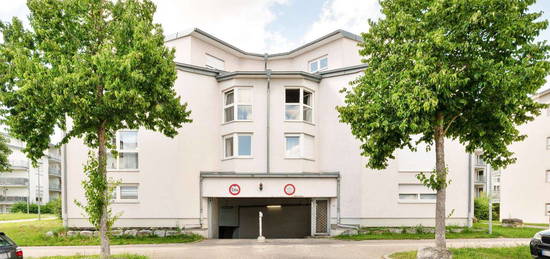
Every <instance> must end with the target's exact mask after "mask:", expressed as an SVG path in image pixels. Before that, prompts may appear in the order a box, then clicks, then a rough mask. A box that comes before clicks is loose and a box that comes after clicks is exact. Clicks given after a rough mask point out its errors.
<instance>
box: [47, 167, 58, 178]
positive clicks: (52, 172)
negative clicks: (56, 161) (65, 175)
mask: <svg viewBox="0 0 550 259" xmlns="http://www.w3.org/2000/svg"><path fill="white" fill-rule="evenodd" d="M48 174H49V175H52V176H58V177H61V169H59V168H57V167H50V168H48Z"/></svg>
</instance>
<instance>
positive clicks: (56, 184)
mask: <svg viewBox="0 0 550 259" xmlns="http://www.w3.org/2000/svg"><path fill="white" fill-rule="evenodd" d="M0 134H3V135H4V136H5V137H6V138H7V139H8V140H9V143H8V146H9V147H10V149H11V150H12V153H11V154H10V156H9V162H10V164H11V170H12V171H11V172H0V213H8V212H10V208H11V206H12V205H13V204H14V203H16V202H29V203H37V202H38V200H39V197H40V196H41V197H42V202H41V204H46V203H47V202H48V201H50V200H52V199H55V198H60V197H61V185H60V183H61V174H60V171H55V170H52V168H61V160H60V151H59V149H58V148H54V147H51V148H50V149H49V150H48V152H47V153H48V155H46V156H44V157H43V158H42V159H40V160H39V164H38V166H37V167H33V166H32V164H31V162H30V160H29V159H28V158H27V157H26V156H25V154H24V153H23V152H22V149H23V147H24V143H23V142H21V141H20V140H17V139H14V138H12V137H10V136H8V135H7V134H6V133H0ZM40 194H41V195H40Z"/></svg>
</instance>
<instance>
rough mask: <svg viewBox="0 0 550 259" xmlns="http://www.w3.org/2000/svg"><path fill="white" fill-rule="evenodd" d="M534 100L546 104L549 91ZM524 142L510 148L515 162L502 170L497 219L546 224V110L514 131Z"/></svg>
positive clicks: (549, 176) (549, 178) (549, 214)
mask: <svg viewBox="0 0 550 259" xmlns="http://www.w3.org/2000/svg"><path fill="white" fill-rule="evenodd" d="M534 98H535V100H537V101H539V102H541V103H548V104H550V89H549V90H546V91H543V92H541V93H539V94H537V95H536V96H534ZM518 129H519V130H520V132H521V134H525V135H527V138H526V139H525V140H523V141H521V142H517V143H514V144H512V145H511V147H510V150H511V151H512V152H514V153H515V157H516V158H517V162H516V163H515V164H513V165H510V166H508V167H507V168H506V169H504V170H502V175H501V178H502V179H501V186H502V190H501V195H500V203H501V205H500V215H501V218H519V219H522V220H523V221H524V222H529V223H549V222H550V108H549V109H548V110H546V111H543V112H542V113H541V115H539V116H538V117H536V118H535V120H533V121H531V122H529V123H527V124H525V125H523V126H521V127H519V128H518Z"/></svg>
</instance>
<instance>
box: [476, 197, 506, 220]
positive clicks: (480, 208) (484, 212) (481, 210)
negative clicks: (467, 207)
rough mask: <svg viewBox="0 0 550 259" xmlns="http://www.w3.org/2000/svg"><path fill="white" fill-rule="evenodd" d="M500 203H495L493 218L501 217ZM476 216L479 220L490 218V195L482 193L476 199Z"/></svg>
mask: <svg viewBox="0 0 550 259" xmlns="http://www.w3.org/2000/svg"><path fill="white" fill-rule="evenodd" d="M499 213H500V204H499V203H493V220H499V218H500V215H499ZM474 216H475V217H476V218H477V219H478V220H488V219H489V197H487V195H485V194H482V195H480V196H479V197H478V198H475V199H474Z"/></svg>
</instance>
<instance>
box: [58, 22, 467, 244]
mask: <svg viewBox="0 0 550 259" xmlns="http://www.w3.org/2000/svg"><path fill="white" fill-rule="evenodd" d="M359 41H360V37H359V36H357V35H354V34H351V33H349V32H345V31H341V30H339V31H335V32H333V33H330V34H328V35H326V36H324V37H322V38H320V39H317V40H315V41H313V42H310V43H307V44H305V45H303V46H301V47H298V48H296V49H294V50H291V51H289V52H284V53H277V54H256V53H249V52H245V51H243V50H240V49H238V48H236V47H234V46H232V45H230V44H228V43H226V42H224V41H222V40H220V39H217V38H216V37H214V36H212V35H210V34H208V33H205V32H203V31H201V30H198V29H193V30H191V31H188V32H184V33H181V34H177V35H175V36H171V37H168V38H167V41H166V45H167V46H169V47H174V48H175V49H176V58H175V61H176V62H177V64H176V66H177V75H178V77H177V80H176V83H175V90H176V92H177V93H178V94H179V95H180V96H181V97H182V99H183V101H185V102H187V103H188V104H189V106H188V107H189V108H190V109H191V111H192V113H191V118H192V119H193V123H191V124H186V125H184V126H183V127H182V128H181V129H179V130H178V131H179V133H180V134H179V135H177V136H176V137H174V138H168V137H164V136H163V135H162V134H161V133H156V132H152V131H150V130H145V129H139V130H132V129H128V130H122V131H119V132H118V133H117V134H116V147H117V151H118V153H119V154H120V155H119V156H118V157H114V158H109V161H108V166H109V170H108V171H109V172H108V176H109V177H111V178H113V179H118V180H120V181H121V182H122V184H121V185H120V186H119V187H118V188H117V190H116V199H115V201H114V204H113V205H112V209H113V213H114V214H117V213H122V215H121V216H120V218H119V219H118V220H117V221H116V223H115V226H119V227H182V228H188V229H195V230H196V231H197V232H199V233H201V234H203V235H205V236H208V237H212V238H232V237H235V238H236V237H238V238H253V237H256V236H257V234H258V233H257V228H258V212H259V211H262V212H263V214H264V217H263V220H264V235H265V236H266V237H268V238H270V237H304V236H310V235H313V236H315V235H334V234H337V233H338V231H339V230H341V227H343V225H356V226H397V225H399V226H417V225H424V226H430V225H433V224H434V214H435V192H434V191H432V190H430V189H428V188H426V187H424V186H423V185H421V184H420V183H419V181H418V180H417V179H416V177H415V176H416V174H417V173H418V172H421V171H423V172H431V171H432V170H433V168H434V166H435V155H434V151H433V149H432V150H431V151H425V150H426V147H420V148H419V149H418V150H419V152H411V151H409V150H400V151H397V152H396V159H395V160H393V161H391V162H390V164H389V166H388V168H387V169H385V170H371V169H368V168H366V167H365V165H366V161H367V160H366V158H365V157H362V156H361V150H360V142H359V141H358V140H357V139H355V137H354V136H353V135H352V134H351V132H350V129H349V126H348V125H346V124H343V123H340V122H339V119H338V113H337V111H336V109H335V107H336V106H338V105H343V100H344V96H343V94H342V93H341V92H340V90H341V89H342V88H344V87H347V86H349V85H348V82H350V81H352V80H354V79H356V78H357V77H358V76H359V75H360V73H362V70H363V69H364V68H365V65H364V64H362V63H361V61H360V60H361V57H360V56H359V54H358V48H359V47H358V46H357V43H358V42H359ZM69 127H70V125H69ZM87 152H88V150H87V148H86V147H85V146H84V144H83V142H82V140H78V139H76V140H73V141H71V142H69V143H68V144H67V152H66V154H67V161H68V162H67V195H68V197H66V198H65V200H68V201H73V200H75V199H76V200H79V201H84V200H85V198H84V190H83V188H82V187H81V181H82V179H83V176H84V175H83V172H82V171H83V164H84V163H85V162H86V160H87ZM446 157H447V165H448V167H449V169H450V178H451V179H452V180H453V181H452V184H451V185H450V186H449V188H448V192H447V215H450V218H449V219H448V224H451V225H467V224H468V223H469V218H470V217H471V216H472V215H473V212H472V204H473V202H472V199H471V197H468V194H469V193H470V196H472V197H473V194H471V192H470V191H471V190H472V188H473V186H472V185H471V184H470V183H473V182H472V179H471V177H470V175H469V169H468V166H467V165H468V159H469V158H468V154H467V153H465V151H464V147H463V146H462V145H460V144H459V143H458V142H457V141H450V140H448V141H446ZM66 205H67V206H66V210H67V213H66V216H67V218H68V225H69V226H71V227H85V226H89V222H88V220H87V219H86V218H85V217H83V216H82V215H83V211H82V209H81V208H79V207H78V206H76V205H75V204H74V203H73V202H68V204H66Z"/></svg>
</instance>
